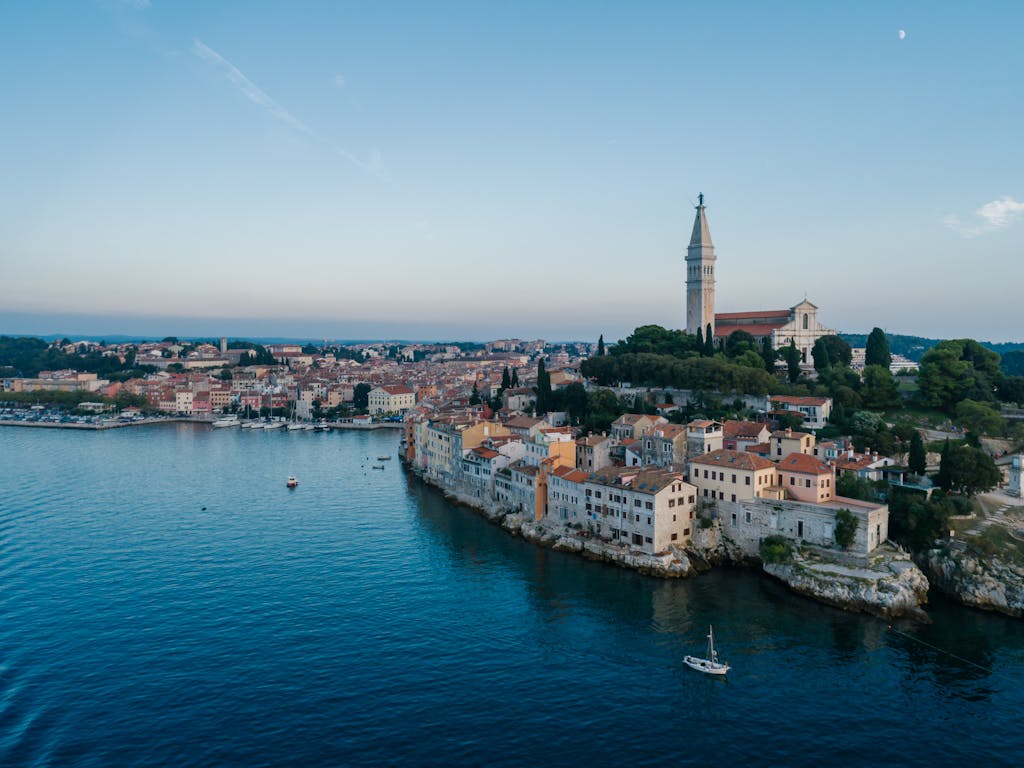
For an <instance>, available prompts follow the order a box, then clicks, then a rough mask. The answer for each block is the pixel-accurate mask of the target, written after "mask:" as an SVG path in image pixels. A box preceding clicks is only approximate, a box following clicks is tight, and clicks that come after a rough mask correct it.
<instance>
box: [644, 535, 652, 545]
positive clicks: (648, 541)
mask: <svg viewBox="0 0 1024 768" xmlns="http://www.w3.org/2000/svg"><path fill="white" fill-rule="evenodd" d="M644 541H646V542H647V543H648V544H651V543H653V541H654V540H653V539H652V538H651V537H650V536H645V537H644Z"/></svg>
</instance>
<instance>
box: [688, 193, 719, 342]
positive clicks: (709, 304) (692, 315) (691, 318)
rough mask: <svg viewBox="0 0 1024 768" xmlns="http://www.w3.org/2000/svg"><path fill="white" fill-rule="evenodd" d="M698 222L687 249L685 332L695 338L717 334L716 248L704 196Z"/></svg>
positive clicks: (699, 205) (700, 197)
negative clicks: (698, 335)
mask: <svg viewBox="0 0 1024 768" xmlns="http://www.w3.org/2000/svg"><path fill="white" fill-rule="evenodd" d="M697 199H698V200H699V202H698V204H697V218H695V219H694V220H693V234H691V235H690V244H689V246H687V248H686V332H687V333H690V334H694V335H696V333H697V329H700V331H701V333H702V334H703V333H706V332H707V327H708V324H709V323H710V324H711V331H712V333H714V330H715V246H714V244H712V242H711V232H710V231H709V230H708V218H707V214H706V213H705V212H704V195H703V193H702V194H701V195H699V196H698V198H697Z"/></svg>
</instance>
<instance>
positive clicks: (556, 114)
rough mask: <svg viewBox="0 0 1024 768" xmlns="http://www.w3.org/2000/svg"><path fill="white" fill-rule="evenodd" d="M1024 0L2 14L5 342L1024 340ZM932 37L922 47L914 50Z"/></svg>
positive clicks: (35, 9) (80, 5) (127, 6)
mask: <svg viewBox="0 0 1024 768" xmlns="http://www.w3.org/2000/svg"><path fill="white" fill-rule="evenodd" d="M1022 22H1024V5H1021V4H1020V3H1015V2H986V3H981V4H967V3H963V2H958V3H953V2H934V0H932V1H931V2H920V3H911V2H876V3H857V4H852V3H851V4H842V5H840V4H837V3H819V2H800V3H796V2H793V3H777V4H766V3H755V2H750V3H738V2H736V3H729V2H716V3H707V2H700V3H691V2H673V3H628V4H627V3H590V2H588V3H568V2H566V3H557V4H556V3H530V2H516V3H512V2H508V3H474V2H466V3H446V2H431V3H422V2H409V3H388V2H380V3H358V4H357V3H344V2H329V1H326V0H325V1H324V2H305V1H299V0H296V1H294V2H289V3H278V2H255V1H254V0H246V1H245V2H182V1H179V2H169V1H168V2H161V0H151V1H150V2H146V1H145V0H134V1H132V0H123V1H118V0H95V1H91V2H90V1H88V0H83V1H82V2H77V3H65V2H46V1H45V0H41V1H40V2H8V3H4V4H2V5H0V29H2V30H3V45H2V46H0V97H2V99H3V104H4V109H3V114H4V118H3V120H0V176H2V178H3V180H4V183H3V184H2V185H0V286H2V289H0V332H8V333H32V332H35V333H50V332H58V333H63V332H68V333H74V332H82V333H96V334H101V333H142V334H160V335H164V334H182V335H186V334H205V335H221V334H222V333H237V334H245V333H246V332H247V331H248V332H249V333H250V335H257V334H275V335H288V334H292V333H294V334H295V335H309V336H316V337H320V336H323V337H329V338H343V337H367V336H373V337H375V336H381V337H404V338H432V337H446V338H451V337H459V338H494V337H500V336H529V337H535V336H542V337H544V338H548V339H572V338H588V339H589V338H596V337H597V335H598V334H599V333H604V335H605V338H606V339H614V338H619V337H621V336H623V335H625V334H627V333H628V332H629V331H630V330H631V329H632V328H633V327H635V326H637V325H641V324H644V323H659V324H662V325H665V326H668V327H680V326H681V325H682V324H683V313H684V287H683V262H682V258H683V255H684V254H685V247H686V243H687V241H688V238H689V232H690V228H691V226H692V219H693V208H692V206H693V204H694V202H695V201H696V197H697V194H698V193H699V192H703V193H704V194H705V196H706V203H707V205H708V220H709V222H710V225H711V233H712V237H713V239H714V241H715V246H716V251H717V254H718V268H717V273H718V275H717V276H718V286H717V309H718V310H719V311H741V310H750V309H778V308H784V307H788V306H791V305H793V304H795V303H796V302H798V301H800V300H801V299H803V297H804V295H805V294H806V295H807V297H808V298H810V299H811V300H812V301H814V302H815V303H816V304H817V305H818V306H819V307H820V318H821V320H822V321H823V322H824V323H826V324H827V325H830V326H832V327H835V328H837V329H839V330H846V331H854V332H855V331H866V330H870V328H871V327H872V326H874V325H880V326H882V327H884V328H886V329H887V330H890V331H892V332H896V333H914V334H920V335H926V336H942V337H950V336H973V337H976V338H983V339H991V340H996V341H1000V340H1017V339H1020V338H1022V337H1024V322H1022V321H1024V310H1022V309H1021V302H1020V287H1021V277H1022V275H1024V270H1022V268H1021V265H1020V256H1021V254H1022V251H1024V248H1022V246H1024V151H1022V150H1021V136H1024V120H1022V116H1024V115H1022V112H1024V99H1022V98H1021V91H1022V87H1021V81H1020V72H1021V71H1024V46H1022V45H1021V43H1020V30H1021V29H1022ZM901 29H902V30H905V37H904V38H902V39H901V37H900V35H899V31H900V30H901Z"/></svg>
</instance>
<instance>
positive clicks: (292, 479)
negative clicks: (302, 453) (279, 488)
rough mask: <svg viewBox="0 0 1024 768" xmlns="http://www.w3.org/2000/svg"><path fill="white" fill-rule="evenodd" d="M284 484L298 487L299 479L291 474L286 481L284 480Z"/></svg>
mask: <svg viewBox="0 0 1024 768" xmlns="http://www.w3.org/2000/svg"><path fill="white" fill-rule="evenodd" d="M285 485H286V486H288V487H289V488H298V486H299V481H298V480H297V479H296V478H295V477H294V476H292V477H289V478H288V480H287V481H285Z"/></svg>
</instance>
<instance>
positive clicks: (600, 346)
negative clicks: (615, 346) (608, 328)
mask: <svg viewBox="0 0 1024 768" xmlns="http://www.w3.org/2000/svg"><path fill="white" fill-rule="evenodd" d="M597 355H598V357H604V334H603V333H602V334H601V335H600V336H599V337H598V339H597Z"/></svg>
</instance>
